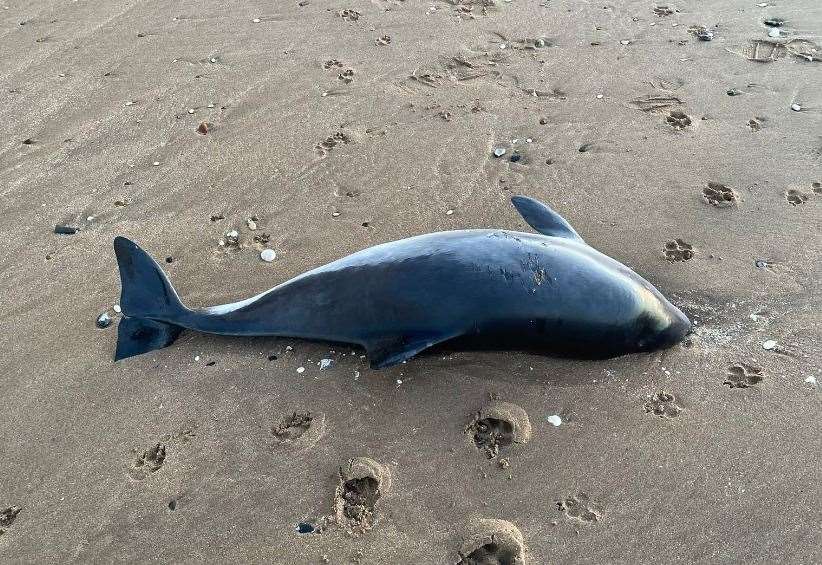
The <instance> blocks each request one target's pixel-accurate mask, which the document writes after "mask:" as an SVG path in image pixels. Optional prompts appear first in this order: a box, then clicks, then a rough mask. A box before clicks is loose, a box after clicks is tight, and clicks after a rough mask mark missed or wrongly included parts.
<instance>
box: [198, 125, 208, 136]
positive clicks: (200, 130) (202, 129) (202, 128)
mask: <svg viewBox="0 0 822 565" xmlns="http://www.w3.org/2000/svg"><path fill="white" fill-rule="evenodd" d="M208 128H209V124H208V122H200V125H199V126H197V133H200V134H202V135H205V134H207V133H208Z"/></svg>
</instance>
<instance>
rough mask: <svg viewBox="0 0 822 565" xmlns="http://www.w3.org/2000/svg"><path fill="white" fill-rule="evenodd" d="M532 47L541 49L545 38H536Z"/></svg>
mask: <svg viewBox="0 0 822 565" xmlns="http://www.w3.org/2000/svg"><path fill="white" fill-rule="evenodd" d="M534 47H537V48H539V49H542V48H543V47H545V40H544V39H542V38H540V39H537V40H536V41H534Z"/></svg>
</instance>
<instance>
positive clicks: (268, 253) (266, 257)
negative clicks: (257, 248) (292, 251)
mask: <svg viewBox="0 0 822 565" xmlns="http://www.w3.org/2000/svg"><path fill="white" fill-rule="evenodd" d="M276 258H277V253H276V252H275V251H274V250H273V249H263V250H262V252H261V253H260V259H262V260H263V261H265V262H266V263H271V262H272V261H273V260H274V259H276Z"/></svg>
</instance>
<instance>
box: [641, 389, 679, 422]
mask: <svg viewBox="0 0 822 565" xmlns="http://www.w3.org/2000/svg"><path fill="white" fill-rule="evenodd" d="M645 412H646V413H648V414H654V415H656V416H659V417H660V418H676V417H677V416H679V414H680V412H682V407H681V406H680V405H679V404H677V402H676V397H675V396H674V395H673V394H671V393H670V392H665V391H662V392H657V393H655V394H653V395H651V396H650V398H649V399H648V401H647V402H645Z"/></svg>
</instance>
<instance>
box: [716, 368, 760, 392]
mask: <svg viewBox="0 0 822 565" xmlns="http://www.w3.org/2000/svg"><path fill="white" fill-rule="evenodd" d="M764 378H765V377H764V376H763V374H762V369H761V368H759V367H754V366H753V365H747V364H745V363H735V364H733V365H731V366H730V367H728V374H727V375H726V376H725V381H724V382H723V383H722V384H726V385H728V386H729V387H730V388H749V387H752V386H755V385H757V384H759V383H761V382H762V381H763V380H764Z"/></svg>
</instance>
